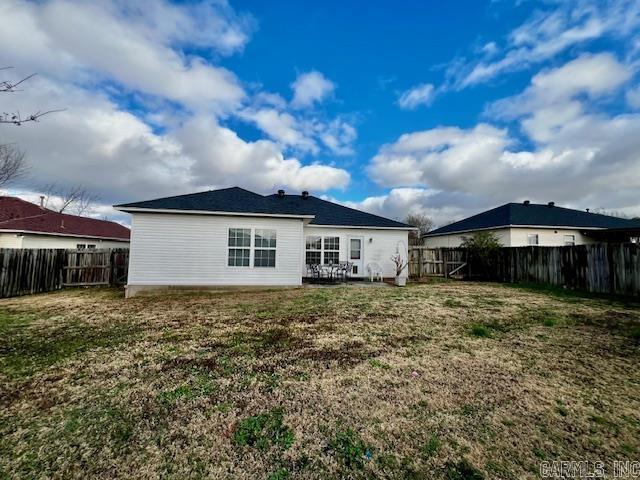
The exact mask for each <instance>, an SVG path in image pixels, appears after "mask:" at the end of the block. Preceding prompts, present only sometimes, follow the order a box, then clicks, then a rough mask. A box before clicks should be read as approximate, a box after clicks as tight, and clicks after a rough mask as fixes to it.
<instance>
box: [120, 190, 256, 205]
mask: <svg viewBox="0 0 640 480" xmlns="http://www.w3.org/2000/svg"><path fill="white" fill-rule="evenodd" d="M234 189H238V190H243V191H245V192H248V193H251V194H253V195H257V196H259V197H263V198H266V197H265V196H264V195H260V194H259V193H256V192H252V191H251V190H247V189H246V188H242V187H239V186H237V185H235V186H233V187H224V188H210V189H209V190H203V191H201V192H192V193H179V194H178V195H170V196H168V197H158V198H150V199H149V200H142V202H155V201H156V200H166V199H168V198H178V197H190V196H193V195H202V194H204V193H209V192H221V191H223V190H234ZM142 202H127V203H118V204H116V205H113V206H114V207H124V206H126V205H130V204H132V203H142Z"/></svg>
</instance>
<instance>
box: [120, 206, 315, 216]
mask: <svg viewBox="0 0 640 480" xmlns="http://www.w3.org/2000/svg"><path fill="white" fill-rule="evenodd" d="M113 208H114V209H116V210H118V211H120V212H126V213H177V214H186V215H224V216H228V217H272V218H296V219H306V218H309V219H312V218H315V217H316V216H315V215H306V214H289V213H260V212H225V211H218V210H183V209H178V208H144V207H127V206H121V205H114V206H113Z"/></svg>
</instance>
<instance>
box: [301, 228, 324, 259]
mask: <svg viewBox="0 0 640 480" xmlns="http://www.w3.org/2000/svg"><path fill="white" fill-rule="evenodd" d="M321 259H322V238H321V237H320V236H319V235H308V236H307V242H306V247H305V263H306V264H307V265H318V264H320V262H321Z"/></svg>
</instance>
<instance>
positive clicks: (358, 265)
mask: <svg viewBox="0 0 640 480" xmlns="http://www.w3.org/2000/svg"><path fill="white" fill-rule="evenodd" d="M348 240H349V243H348V245H347V248H348V250H349V251H348V252H347V260H348V261H349V262H351V263H353V270H352V272H351V275H352V276H354V277H361V276H363V275H364V273H365V272H364V252H363V251H362V247H363V245H364V237H349V238H348Z"/></svg>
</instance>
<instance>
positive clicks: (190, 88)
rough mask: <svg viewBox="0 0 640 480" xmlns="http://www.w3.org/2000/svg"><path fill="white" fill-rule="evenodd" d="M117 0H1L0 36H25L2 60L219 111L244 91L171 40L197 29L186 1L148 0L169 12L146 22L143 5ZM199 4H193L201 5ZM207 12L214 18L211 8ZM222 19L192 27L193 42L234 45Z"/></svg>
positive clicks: (1, 39) (4, 39) (5, 40)
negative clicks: (216, 24)
mask: <svg viewBox="0 0 640 480" xmlns="http://www.w3.org/2000/svg"><path fill="white" fill-rule="evenodd" d="M124 5H127V4H126V3H124V2H123V3H121V4H106V3H87V2H77V1H64V0H50V1H48V2H43V3H30V2H26V1H20V0H6V1H5V2H2V4H1V5H0V43H2V44H5V45H9V44H12V43H13V42H15V39H16V38H22V39H24V40H21V45H20V48H15V49H9V50H7V52H6V55H5V57H4V59H3V61H5V62H7V63H8V64H10V65H16V66H19V67H20V68H21V69H24V70H26V69H34V70H44V71H45V72H47V73H48V74H49V75H52V76H55V77H56V78H58V79H69V78H72V79H73V81H75V82H79V81H80V82H96V81H100V80H101V79H108V80H111V81H115V82H117V83H119V84H121V85H122V86H124V87H125V88H128V89H133V90H137V91H140V92H142V93H145V94H149V95H157V96H161V97H164V98H166V99H169V100H173V101H177V102H181V103H184V104H185V105H187V106H188V107H189V108H192V109H204V108H206V109H212V110H215V111H225V110H228V109H230V108H234V107H235V106H237V105H238V104H239V102H240V101H241V100H242V99H243V98H244V96H245V93H244V90H243V88H242V86H241V85H240V83H239V81H238V80H237V78H236V77H235V75H234V74H233V73H231V72H229V71H228V70H226V69H224V68H220V67H216V66H214V65H211V64H210V63H207V62H205V61H204V60H202V59H201V58H188V57H185V56H184V55H183V54H181V53H180V52H179V51H178V50H176V49H174V48H172V44H173V43H174V42H176V41H178V40H179V41H180V42H184V41H186V38H185V37H184V35H186V32H184V31H183V29H185V28H188V29H193V30H196V29H197V28H198V26H199V24H200V22H201V21H202V19H199V20H198V19H197V18H196V17H195V15H194V13H193V12H192V11H190V10H187V8H188V7H177V6H169V5H168V4H166V3H164V2H161V1H160V0H156V1H154V2H151V3H150V4H149V7H150V9H151V11H152V12H154V13H155V16H156V17H161V18H165V15H167V16H170V17H171V18H173V20H171V21H169V20H165V21H163V22H160V23H159V24H151V23H150V21H149V19H145V17H144V15H145V12H146V10H144V11H142V9H134V8H124V7H123V8H117V7H118V6H124ZM204 5H205V4H200V6H199V7H198V6H196V8H201V9H202V8H204V9H206V8H207V7H206V6H204ZM207 18H208V19H209V20H210V21H211V20H212V19H213V18H215V15H214V13H213V10H211V11H209V14H208V16H207ZM220 21H221V22H224V20H220ZM227 27H228V28H222V30H221V29H220V28H213V29H212V30H211V31H210V32H209V33H208V34H206V35H204V34H196V36H195V38H196V42H197V44H198V45H203V44H205V43H207V41H208V42H210V45H209V46H210V47H212V48H215V47H220V48H222V49H223V51H229V49H230V48H231V47H232V45H235V48H238V47H239V46H240V45H241V43H242V42H240V41H239V40H233V39H230V38H228V37H229V35H230V33H229V31H231V30H234V29H235V28H236V27H234V26H233V25H232V24H228V25H227ZM26 32H28V34H26ZM234 42H235V43H234Z"/></svg>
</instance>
